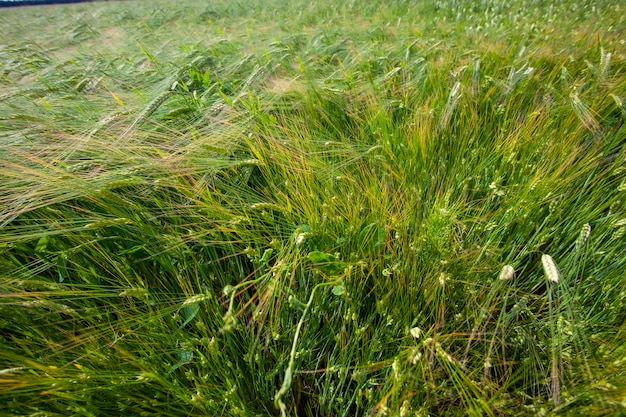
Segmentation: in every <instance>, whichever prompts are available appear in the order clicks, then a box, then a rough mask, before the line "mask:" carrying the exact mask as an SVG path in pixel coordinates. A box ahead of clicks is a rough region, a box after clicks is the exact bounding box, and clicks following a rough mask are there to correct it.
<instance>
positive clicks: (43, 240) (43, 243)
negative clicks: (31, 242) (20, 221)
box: [35, 235, 50, 252]
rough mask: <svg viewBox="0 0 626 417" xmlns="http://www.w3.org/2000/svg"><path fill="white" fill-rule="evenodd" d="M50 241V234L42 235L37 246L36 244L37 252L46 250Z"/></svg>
mask: <svg viewBox="0 0 626 417" xmlns="http://www.w3.org/2000/svg"><path fill="white" fill-rule="evenodd" d="M48 242H50V236H48V235H44V236H42V237H40V238H39V241H38V242H37V246H35V252H44V251H45V250H46V248H47V247H48Z"/></svg>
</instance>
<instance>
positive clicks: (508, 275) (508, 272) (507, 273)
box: [499, 265, 515, 281]
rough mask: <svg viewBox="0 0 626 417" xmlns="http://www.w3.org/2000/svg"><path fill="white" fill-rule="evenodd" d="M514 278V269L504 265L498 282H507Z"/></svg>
mask: <svg viewBox="0 0 626 417" xmlns="http://www.w3.org/2000/svg"><path fill="white" fill-rule="evenodd" d="M514 276H515V269H513V267H512V266H511V265H504V266H503V267H502V271H500V277H499V279H500V281H508V280H510V279H513V277H514Z"/></svg>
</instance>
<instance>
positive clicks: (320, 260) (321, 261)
mask: <svg viewBox="0 0 626 417" xmlns="http://www.w3.org/2000/svg"><path fill="white" fill-rule="evenodd" d="M308 258H309V260H310V261H311V262H313V264H314V265H315V267H316V268H317V269H319V270H320V271H321V272H323V273H324V274H326V275H336V274H338V273H340V272H342V271H343V270H344V269H346V263H345V262H341V261H338V260H337V259H336V258H335V257H334V256H333V255H331V254H329V253H324V252H320V251H313V252H311V253H309V254H308Z"/></svg>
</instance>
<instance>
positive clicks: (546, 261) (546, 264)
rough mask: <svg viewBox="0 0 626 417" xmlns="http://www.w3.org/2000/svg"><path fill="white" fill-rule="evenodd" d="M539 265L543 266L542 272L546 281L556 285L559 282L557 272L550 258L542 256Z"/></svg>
mask: <svg viewBox="0 0 626 417" xmlns="http://www.w3.org/2000/svg"><path fill="white" fill-rule="evenodd" d="M541 263H542V264H543V272H544V273H545V274H546V277H547V278H548V281H550V282H553V283H555V284H556V283H557V282H559V270H558V268H557V267H556V263H554V259H552V256H550V255H547V254H543V255H542V256H541Z"/></svg>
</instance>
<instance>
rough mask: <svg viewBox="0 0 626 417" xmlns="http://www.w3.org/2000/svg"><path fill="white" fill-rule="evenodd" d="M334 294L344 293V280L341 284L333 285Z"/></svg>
mask: <svg viewBox="0 0 626 417" xmlns="http://www.w3.org/2000/svg"><path fill="white" fill-rule="evenodd" d="M333 294H335V295H341V294H343V282H342V283H341V284H337V285H335V286H334V287H333Z"/></svg>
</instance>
